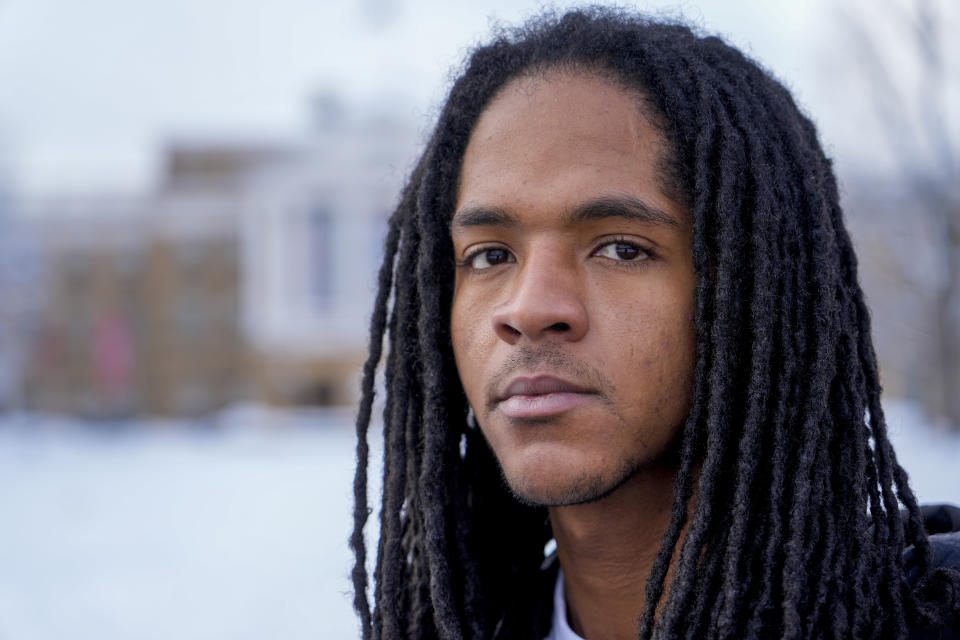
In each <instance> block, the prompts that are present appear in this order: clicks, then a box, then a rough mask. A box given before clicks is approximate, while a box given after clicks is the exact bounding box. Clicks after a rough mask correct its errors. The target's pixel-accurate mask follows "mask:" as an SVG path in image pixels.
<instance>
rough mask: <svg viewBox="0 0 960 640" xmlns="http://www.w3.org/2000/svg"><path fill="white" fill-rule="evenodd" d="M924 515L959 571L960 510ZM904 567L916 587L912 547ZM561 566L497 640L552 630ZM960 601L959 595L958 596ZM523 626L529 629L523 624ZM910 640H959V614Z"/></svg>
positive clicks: (551, 563)
mask: <svg viewBox="0 0 960 640" xmlns="http://www.w3.org/2000/svg"><path fill="white" fill-rule="evenodd" d="M920 510H921V513H922V515H923V525H924V529H925V530H926V531H927V534H928V535H929V539H930V544H931V546H932V548H933V567H935V568H939V567H949V568H953V569H956V570H957V571H960V508H957V507H954V506H951V505H943V504H939V505H927V506H924V507H921V508H920ZM903 558H904V566H905V569H906V576H907V580H908V581H909V582H910V584H911V586H916V583H917V581H918V580H919V579H920V569H919V566H918V562H919V557H918V556H917V553H916V551H915V549H914V548H913V547H909V548H907V549H906V550H905V551H904V554H903ZM558 568H559V563H558V562H557V561H556V553H553V554H551V555H550V556H549V557H548V558H547V559H546V560H545V561H544V563H543V566H542V570H541V571H540V572H539V574H540V575H538V576H537V577H536V582H537V584H536V585H528V587H527V591H528V593H536V594H538V596H537V598H536V599H535V600H534V601H533V602H527V603H526V605H525V606H523V607H521V608H520V609H519V610H516V609H515V610H514V611H512V612H511V613H510V614H508V615H507V617H506V618H505V619H504V620H502V621H501V624H500V625H498V629H497V633H495V635H494V639H495V640H500V639H501V638H509V637H510V636H511V633H510V631H509V629H510V627H512V626H513V624H511V623H514V624H515V623H516V622H517V621H518V619H519V618H520V617H521V616H523V617H527V618H528V619H530V618H532V619H533V620H535V621H536V623H535V626H537V627H540V628H541V629H542V630H543V631H542V633H541V636H542V635H544V634H546V632H547V631H548V630H549V629H550V616H551V614H552V611H553V586H554V583H555V582H556V579H557V570H558ZM955 598H957V599H960V593H958V594H956V595H955ZM523 626H526V624H524V625H523ZM908 640H960V616H958V615H957V614H956V613H954V615H953V616H952V618H951V619H950V620H949V622H948V624H947V627H946V628H942V629H913V630H911V631H910V634H909V635H908Z"/></svg>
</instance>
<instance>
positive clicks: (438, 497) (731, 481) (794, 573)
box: [351, 9, 960, 639]
mask: <svg viewBox="0 0 960 640" xmlns="http://www.w3.org/2000/svg"><path fill="white" fill-rule="evenodd" d="M551 69H573V70H581V71H586V72H592V73H596V74H601V75H603V76H605V77H609V78H612V79H614V80H615V81H616V82H618V83H620V84H621V85H622V86H624V87H628V88H632V89H634V90H635V91H638V92H639V93H640V95H641V96H642V100H643V102H644V109H645V111H644V112H645V113H647V112H650V113H651V114H652V116H651V123H652V124H653V125H654V126H655V127H657V128H658V129H659V130H660V132H661V133H662V135H663V136H664V138H665V139H666V140H667V141H668V143H669V146H670V149H668V150H667V152H666V153H665V154H664V155H665V159H664V161H663V162H662V164H663V166H662V167H661V168H660V170H661V173H662V174H663V177H664V182H665V185H666V189H667V190H668V191H669V192H670V193H669V195H671V197H674V198H676V199H677V201H679V202H683V203H685V205H686V206H687V207H688V208H689V211H690V219H691V221H692V227H693V256H694V270H695V273H696V276H697V286H696V291H695V305H696V350H697V361H696V365H695V370H694V380H693V389H694V391H693V399H692V405H691V410H690V413H689V416H688V418H687V420H686V422H685V424H684V426H683V431H682V435H681V439H680V443H679V445H678V446H679V454H678V455H679V473H678V476H677V480H676V484H675V495H674V502H673V508H672V516H671V520H670V523H669V526H668V528H667V530H666V532H665V534H664V537H663V544H662V547H661V550H660V552H659V555H658V556H657V558H656V560H655V562H654V565H653V569H652V571H651V574H650V576H649V579H648V582H647V588H646V605H645V610H644V611H643V612H638V618H639V619H640V627H639V636H640V637H641V638H651V637H656V638H664V639H668V638H669V639H672V638H770V637H782V638H826V637H831V638H833V637H837V638H839V637H855V638H881V637H883V638H896V637H904V636H905V635H906V633H907V629H908V626H922V625H926V624H933V623H937V622H939V621H940V618H941V617H942V616H943V615H944V614H943V611H944V610H945V609H944V606H945V605H944V601H945V599H946V600H947V601H949V598H950V597H952V596H951V592H950V590H951V588H952V589H954V590H957V588H958V585H960V582H958V581H957V578H956V576H955V574H948V573H947V572H946V571H945V570H937V571H934V570H933V569H932V568H931V567H930V557H931V552H930V545H929V542H928V540H927V538H926V534H925V533H924V531H923V528H922V523H921V517H920V512H919V509H918V507H917V503H916V500H915V498H914V496H913V493H912V492H911V490H910V487H909V485H908V482H907V476H906V474H905V473H904V471H903V469H902V468H900V466H899V465H898V464H897V462H896V458H895V457H894V453H893V450H892V449H891V446H890V442H889V440H888V438H887V433H886V426H885V423H884V417H883V410H882V408H881V405H880V384H879V381H878V372H877V364H876V357H875V355H874V350H873V346H872V344H871V339H870V321H869V316H868V312H867V308H866V306H865V304H864V300H863V294H862V292H861V290H860V288H859V286H858V284H857V273H856V258H855V256H854V252H853V249H852V247H851V243H850V239H849V237H848V235H847V232H846V230H845V228H844V225H843V221H842V214H841V209H840V205H839V197H838V193H837V186H836V182H835V179H834V176H833V173H832V169H831V164H830V161H829V160H828V159H827V158H826V157H825V155H824V153H823V151H822V150H821V148H820V145H819V143H818V141H817V136H816V132H815V129H814V126H813V125H812V124H811V122H810V121H809V120H808V119H807V118H806V117H804V116H803V115H802V114H801V113H800V112H799V110H798V109H797V107H796V105H795V104H794V102H793V100H792V98H791V97H790V95H789V93H788V92H787V91H786V90H785V89H784V88H783V87H782V86H781V85H780V84H779V83H778V82H777V81H776V80H774V79H773V78H772V77H771V75H770V74H769V73H767V72H766V71H764V70H763V69H761V68H759V67H758V66H757V65H756V63H754V62H752V61H750V60H749V59H747V58H746V57H744V56H743V55H742V54H741V53H739V52H738V51H736V50H735V49H732V48H731V47H729V46H727V45H726V44H724V43H723V42H722V41H721V40H719V39H717V38H714V37H700V36H699V35H697V34H696V33H694V32H693V31H691V30H690V29H689V28H688V27H685V26H682V25H678V24H671V23H658V22H653V21H650V20H647V19H645V18H641V17H636V16H632V15H627V14H624V13H620V12H617V11H610V10H603V9H589V10H581V11H576V12H572V13H569V14H567V15H565V16H563V17H562V18H559V19H558V18H554V17H551V16H547V17H541V18H539V19H537V20H535V21H532V22H530V23H528V24H527V25H526V26H525V27H523V28H521V29H518V30H514V31H505V32H502V33H501V34H500V35H499V37H498V38H497V39H496V40H495V41H494V42H493V43H492V44H489V45H487V46H483V47H480V48H479V49H477V50H476V51H474V53H473V54H472V56H471V57H470V59H469V61H468V63H467V65H466V69H465V70H464V71H463V73H462V75H461V76H460V78H459V79H458V80H457V81H456V82H455V84H454V86H453V87H452V89H451V92H450V95H449V99H448V100H447V103H446V105H445V107H444V109H443V111H442V113H441V115H440V118H439V123H438V125H437V127H436V130H435V132H434V133H433V136H432V138H431V139H430V140H429V142H428V144H427V147H426V150H425V152H424V153H423V156H422V157H421V159H420V161H419V163H418V165H417V166H416V168H415V170H414V171H413V173H412V176H411V178H410V181H409V183H408V184H407V186H406V188H405V190H404V192H403V194H402V198H401V201H400V203H399V206H398V207H397V209H396V211H395V213H394V214H393V216H392V217H391V219H390V230H389V234H388V236H387V239H386V252H385V257H384V261H383V265H382V267H381V269H380V273H379V293H378V295H377V300H376V307H375V311H374V314H373V321H372V328H371V333H370V357H369V359H368V360H367V362H366V365H365V367H364V375H363V389H362V393H363V396H362V402H361V405H360V411H359V416H358V420H357V432H358V445H357V455H358V458H359V461H358V462H359V463H358V467H357V474H356V479H355V486H354V490H355V500H356V508H355V513H354V531H353V536H352V538H351V544H352V547H353V549H354V550H355V553H356V565H355V567H354V570H353V581H354V587H355V606H356V608H357V610H358V611H359V613H360V617H361V624H362V629H363V637H364V638H435V637H439V638H492V637H504V638H506V637H509V638H539V637H542V635H543V634H544V633H545V632H546V630H547V628H546V627H545V625H546V624H548V622H547V620H546V619H545V616H544V615H542V614H541V613H538V611H537V610H535V607H533V608H531V611H530V613H529V615H520V616H514V617H507V618H505V615H504V612H505V611H506V610H507V609H508V608H509V603H510V602H512V601H513V600H514V599H515V598H519V597H522V596H523V594H525V592H526V591H529V589H530V588H531V585H533V584H535V583H536V580H537V577H536V576H537V574H538V572H539V568H540V565H541V562H542V561H543V555H544V553H543V549H544V545H545V543H546V542H547V541H548V540H549V539H550V537H551V533H550V528H549V525H548V524H547V522H546V512H545V510H543V509H539V508H534V507H528V506H523V505H521V504H519V503H518V502H517V501H516V500H515V499H514V498H513V497H512V496H511V495H510V493H509V490H508V489H507V488H505V486H504V483H503V481H502V479H501V477H500V474H499V472H498V468H497V464H496V461H495V459H494V457H493V455H492V453H491V451H490V449H489V448H488V446H487V444H486V443H485V441H484V439H483V437H482V435H481V434H480V433H479V432H478V430H476V429H471V428H470V427H469V426H468V424H467V419H466V415H467V403H466V399H465V397H464V393H463V389H462V387H461V386H460V382H459V377H458V374H457V369H456V364H455V362H454V358H453V353H452V348H451V336H450V309H451V303H452V295H453V282H454V273H453V269H454V257H453V250H452V244H451V240H450V231H449V222H450V216H451V214H452V212H453V210H454V207H455V199H456V193H457V185H458V179H459V173H460V166H461V159H462V157H463V154H464V150H465V148H466V145H467V142H468V140H469V137H470V134H471V132H472V130H473V128H474V125H475V123H476V122H477V119H478V117H479V116H480V114H481V112H482V111H483V110H484V109H485V108H486V106H487V105H488V104H489V103H490V102H491V100H492V99H493V97H495V96H496V95H497V92H498V91H499V90H501V89H502V88H503V87H504V86H505V85H506V84H507V83H508V82H509V81H510V80H512V79H515V78H517V77H521V76H524V75H534V74H537V73H542V72H544V71H549V70H551ZM385 336H386V338H387V341H388V355H387V359H386V366H385V372H384V381H385V389H386V402H385V406H384V410H383V434H384V446H385V449H384V478H383V500H382V506H381V510H380V526H381V529H380V541H379V547H378V549H377V557H376V567H375V571H374V576H375V585H374V596H375V604H374V606H373V609H372V611H371V608H370V605H369V602H368V595H367V589H368V586H367V579H368V577H367V571H366V569H365V563H366V550H365V546H364V541H363V528H364V524H365V523H366V520H367V517H368V513H369V509H368V505H367V495H366V493H367V461H368V460H367V459H368V444H367V430H368V425H369V423H370V419H371V413H372V410H373V401H374V388H375V377H376V372H377V369H378V366H379V362H380V359H381V355H382V350H383V345H382V343H383V341H384V337H385ZM695 482H697V483H699V484H698V491H697V496H698V497H697V499H696V500H694V501H693V507H692V510H690V516H689V522H688V509H689V507H690V506H691V496H692V495H693V493H694V483H695ZM901 505H903V507H904V508H905V512H906V516H905V518H902V517H901V514H900V506H901ZM905 545H914V547H915V548H916V549H917V552H918V557H919V558H920V562H921V566H920V569H919V571H920V575H921V576H922V577H921V578H920V580H919V583H918V584H917V586H916V587H915V588H914V587H911V586H910V584H909V583H908V582H907V580H906V579H905V577H904V567H903V559H902V553H903V550H904V547H905ZM671 565H673V566H675V573H673V574H672V575H673V577H672V580H671V581H670V583H669V584H667V575H668V568H669V567H670V566H671ZM527 599H529V598H527ZM661 601H662V602H661Z"/></svg>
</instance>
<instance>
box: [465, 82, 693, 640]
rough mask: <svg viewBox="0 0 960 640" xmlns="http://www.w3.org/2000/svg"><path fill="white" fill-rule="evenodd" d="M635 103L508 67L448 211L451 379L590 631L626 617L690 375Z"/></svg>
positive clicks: (689, 347) (672, 226)
mask: <svg viewBox="0 0 960 640" xmlns="http://www.w3.org/2000/svg"><path fill="white" fill-rule="evenodd" d="M640 104H641V101H640V97H639V96H638V95H637V94H636V93H635V92H630V91H627V90H624V89H623V88H621V87H620V86H618V85H617V84H615V83H614V82H612V81H610V80H608V79H605V78H602V77H599V76H596V75H591V74H588V73H576V72H565V71H549V72H546V73H544V74H538V75H536V76H532V77H521V78H518V79H515V80H513V81H511V82H510V83H509V84H508V85H507V86H506V87H504V89H503V90H502V91H501V92H500V93H499V94H498V96H497V97H496V98H495V99H494V100H493V101H492V102H491V104H490V105H489V106H488V107H487V109H486V110H485V111H484V113H483V114H482V115H481V117H480V120H479V121H478V123H477V126H476V128H475V129H474V131H473V133H472V135H471V138H470V141H469V144H468V146H467V150H466V153H465V155H464V160H463V167H462V171H461V176H460V177H461V180H460V188H459V193H458V200H457V207H456V211H455V212H454V216H453V220H452V223H451V235H452V239H453V244H454V250H455V254H456V259H457V263H458V266H457V275H456V284H455V291H454V300H453V309H452V314H451V324H452V326H451V328H452V337H453V347H454V353H455V356H456V360H457V367H458V370H459V373H460V377H461V381H462V383H463V386H464V390H465V391H466V394H467V397H468V399H469V401H470V404H471V406H472V407H473V408H474V410H475V412H476V415H477V421H478V423H479V425H480V428H481V430H482V431H483V434H484V436H485V437H486V439H487V441H488V442H489V443H490V446H491V448H492V449H493V451H494V453H495V455H496V457H497V459H498V461H499V463H500V466H501V468H502V471H503V474H504V477H505V478H506V480H507V482H508V484H509V485H510V487H511V489H512V490H513V491H514V493H515V494H516V495H517V496H518V497H519V498H520V499H521V500H524V501H526V502H530V503H534V504H542V505H547V506H550V507H551V509H550V518H551V525H552V526H553V530H554V535H555V537H556V539H557V543H558V553H559V556H560V561H561V565H562V566H563V569H564V573H565V575H566V582H565V588H566V592H567V597H568V616H569V619H570V621H571V623H572V624H573V626H574V629H575V630H577V631H579V632H580V633H581V635H585V636H586V637H588V638H591V639H593V638H619V637H634V636H635V634H636V628H637V627H636V624H637V621H636V612H637V611H640V610H642V604H643V588H644V585H645V581H646V577H647V575H648V573H649V570H650V565H651V563H652V561H653V558H654V556H655V555H656V552H657V549H658V548H659V544H660V537H661V536H662V534H663V531H664V530H665V527H666V523H667V521H668V519H669V512H670V504H671V502H672V498H673V481H674V478H675V471H676V470H675V468H674V463H673V462H672V457H671V456H669V455H666V454H667V452H668V451H669V448H670V445H671V443H672V442H673V441H674V439H675V437H676V436H677V434H678V432H679V429H680V428H681V427H682V424H683V421H684V419H685V418H686V416H687V413H688V412H689V407H690V398H691V392H692V372H693V366H694V359H695V334H694V320H693V318H694V308H693V307H694V300H693V294H694V286H695V276H694V271H693V259H692V249H691V240H692V236H691V229H690V226H689V222H688V218H687V215H686V212H685V210H684V208H683V207H682V206H681V205H679V204H678V203H676V202H674V201H673V200H671V199H670V198H668V197H667V196H666V195H664V193H663V190H662V188H661V186H660V185H661V181H660V178H659V175H658V173H657V169H656V167H657V160H658V159H659V157H660V154H661V150H662V148H663V140H662V138H661V136H660V134H659V133H658V132H657V131H656V130H655V129H654V128H653V127H652V126H651V125H650V123H649V122H648V120H647V119H646V118H645V117H644V115H643V114H642V110H641V108H640ZM638 249H639V250H638ZM518 381H520V382H518ZM538 385H539V386H538ZM557 385H560V388H561V391H562V392H560V393H546V392H549V391H551V390H553V389H554V388H556V387H557ZM563 385H566V386H565V387H564V386H563ZM518 390H519V392H520V395H518V396H514V397H510V396H511V395H512V394H514V393H515V392H517V391H518ZM638 531H640V532H644V533H643V534H641V535H638V533H637V532H638Z"/></svg>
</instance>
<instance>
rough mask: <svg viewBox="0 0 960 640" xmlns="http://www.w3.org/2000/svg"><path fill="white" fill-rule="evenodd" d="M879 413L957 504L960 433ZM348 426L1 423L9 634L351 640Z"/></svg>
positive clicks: (5, 630) (278, 419)
mask: <svg viewBox="0 0 960 640" xmlns="http://www.w3.org/2000/svg"><path fill="white" fill-rule="evenodd" d="M887 412H888V423H889V425H890V432H891V437H892V438H893V440H894V444H895V446H896V447H897V450H898V454H899V457H900V460H901V463H902V464H903V465H904V467H905V468H906V469H907V470H908V471H909V472H911V476H912V479H913V483H914V487H915V490H916V492H917V494H918V496H919V497H920V499H921V500H922V501H924V502H934V501H953V502H957V501H958V500H960V490H958V485H957V479H958V472H957V468H958V465H957V462H956V461H957V458H958V457H960V434H957V433H955V432H949V431H947V430H945V429H943V428H937V427H934V426H931V425H927V424H925V423H924V422H923V420H922V418H921V416H920V415H919V413H918V412H917V411H916V409H915V408H913V407H912V406H910V405H904V404H898V403H890V404H888V406H887ZM352 419H353V416H352V414H351V413H349V412H322V411H308V412H290V411H284V412H281V411H269V410H265V409H260V408H256V407H246V408H239V409H237V410H234V411H231V412H226V413H223V414H221V415H220V416H218V417H217V418H216V419H215V420H213V421H208V422H187V423H186V424H182V423H177V422H160V421H151V422H141V423H137V424H110V425H106V424H101V425H89V424H87V425H84V424H82V423H78V422H75V421H72V420H68V419H63V418H55V417H50V416H44V417H41V416H15V417H6V418H3V419H2V420H0V523H2V527H0V638H3V639H4V640H53V639H56V640H60V639H62V638H71V639H78V640H83V639H86V638H90V639H93V638H96V639H97V640H113V639H118V640H119V639H123V640H127V639H130V638H137V639H139V638H144V639H154V638H156V639H161V638H163V639H167V638H178V639H184V640H189V639H192V638H196V639H201V638H202V639H204V640H216V639H221V638H222V639H228V638H229V639H230V640H246V639H250V640H253V639H259V640H262V639H263V638H284V639H287V638H289V639H297V638H314V639H315V638H354V637H357V628H358V627H357V623H356V621H355V616H354V613H353V610H352V604H351V602H352V596H351V588H352V587H351V582H350V579H349V571H350V567H351V562H352V556H351V553H350V551H349V548H348V546H347V538H348V536H349V534H350V528H351V523H352V518H351V511H352V501H353V498H352V477H353V468H354V435H353V429H352V426H351V423H352ZM377 441H378V438H377V437H376V436H375V435H374V434H371V444H372V445H373V446H374V451H373V453H372V455H371V458H372V459H374V460H376V459H377V458H378V457H379V454H378V452H377V449H376V447H377ZM378 475H379V473H378V472H377V471H376V470H375V469H374V470H372V472H371V476H372V478H371V479H372V486H371V488H370V496H371V498H374V497H375V496H377V495H378V488H377V487H376V479H377V477H378ZM375 524H376V518H375V516H374V517H373V518H371V525H370V526H368V529H375ZM368 533H369V531H368Z"/></svg>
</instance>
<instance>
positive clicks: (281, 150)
mask: <svg viewBox="0 0 960 640" xmlns="http://www.w3.org/2000/svg"><path fill="white" fill-rule="evenodd" d="M415 146H416V134H415V131H414V129H413V128H412V127H411V126H409V124H408V123H405V122H403V121H398V120H396V119H392V118H388V117H378V116H376V115H365V116H360V115H358V114H356V113H352V114H351V113H347V111H346V110H343V109H341V108H340V107H339V105H338V104H337V103H336V101H335V100H333V99H332V98H329V97H327V98H326V99H324V100H321V101H320V102H319V103H318V110H317V123H316V127H315V130H314V131H313V132H312V134H311V135H310V136H307V137H305V138H303V139H298V140H293V141H291V140H267V141H263V140H260V141H252V140H241V139H222V138H221V139H204V138H200V137H192V138H184V139H178V140H175V141H173V142H171V143H170V144H169V145H168V146H167V148H166V149H165V151H164V167H165V168H164V172H163V176H162V178H161V180H160V182H159V184H158V186H157V188H156V190H155V191H154V192H153V193H149V194H140V195H132V196H131V195H108V196H92V195H85V196H82V197H81V196H70V197H64V196H61V197H50V198H45V199H36V198H34V199H32V200H31V201H30V202H29V203H28V205H27V208H28V211H26V215H25V219H28V220H30V221H31V225H32V226H33V228H34V230H35V232H36V235H37V236H38V237H40V238H42V240H43V250H44V255H45V258H46V264H47V269H46V279H45V283H44V284H43V289H44V290H45V292H46V303H45V305H44V311H43V315H42V320H41V322H39V323H38V325H39V326H38V339H37V340H36V341H35V343H34V345H35V346H34V349H33V351H32V354H31V358H30V364H29V367H28V372H27V384H26V404H27V406H28V407H29V408H32V409H36V410H45V411H60V412H68V413H74V414H81V415H87V416H92V417H101V418H102V417H110V416H118V417H119V416H125V415H131V414H136V413H141V412H146V413H152V414H168V415H171V414H172V415H191V414H202V413H205V412H209V411H213V410H216V409H219V408H221V407H224V406H226V405H228V404H231V403H234V402H240V401H259V402H269V403H273V404H321V405H331V404H333V405H343V404H350V403H352V402H353V401H354V400H355V399H356V396H357V392H358V372H359V368H360V364H361V362H362V359H363V357H364V354H365V351H366V347H367V344H366V336H367V319H368V317H369V314H370V311H371V307H372V302H373V297H374V286H375V274H376V270H377V267H378V265H379V261H380V257H381V254H382V247H381V244H382V241H383V235H384V233H385V230H386V220H387V216H388V214H389V213H390V211H391V210H392V208H393V206H394V204H395V202H396V200H397V198H398V193H399V189H400V185H401V183H402V181H403V178H404V177H405V174H406V172H407V168H408V167H407V161H406V159H407V158H409V157H412V155H413V153H414V152H415V151H416V148H415Z"/></svg>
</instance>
